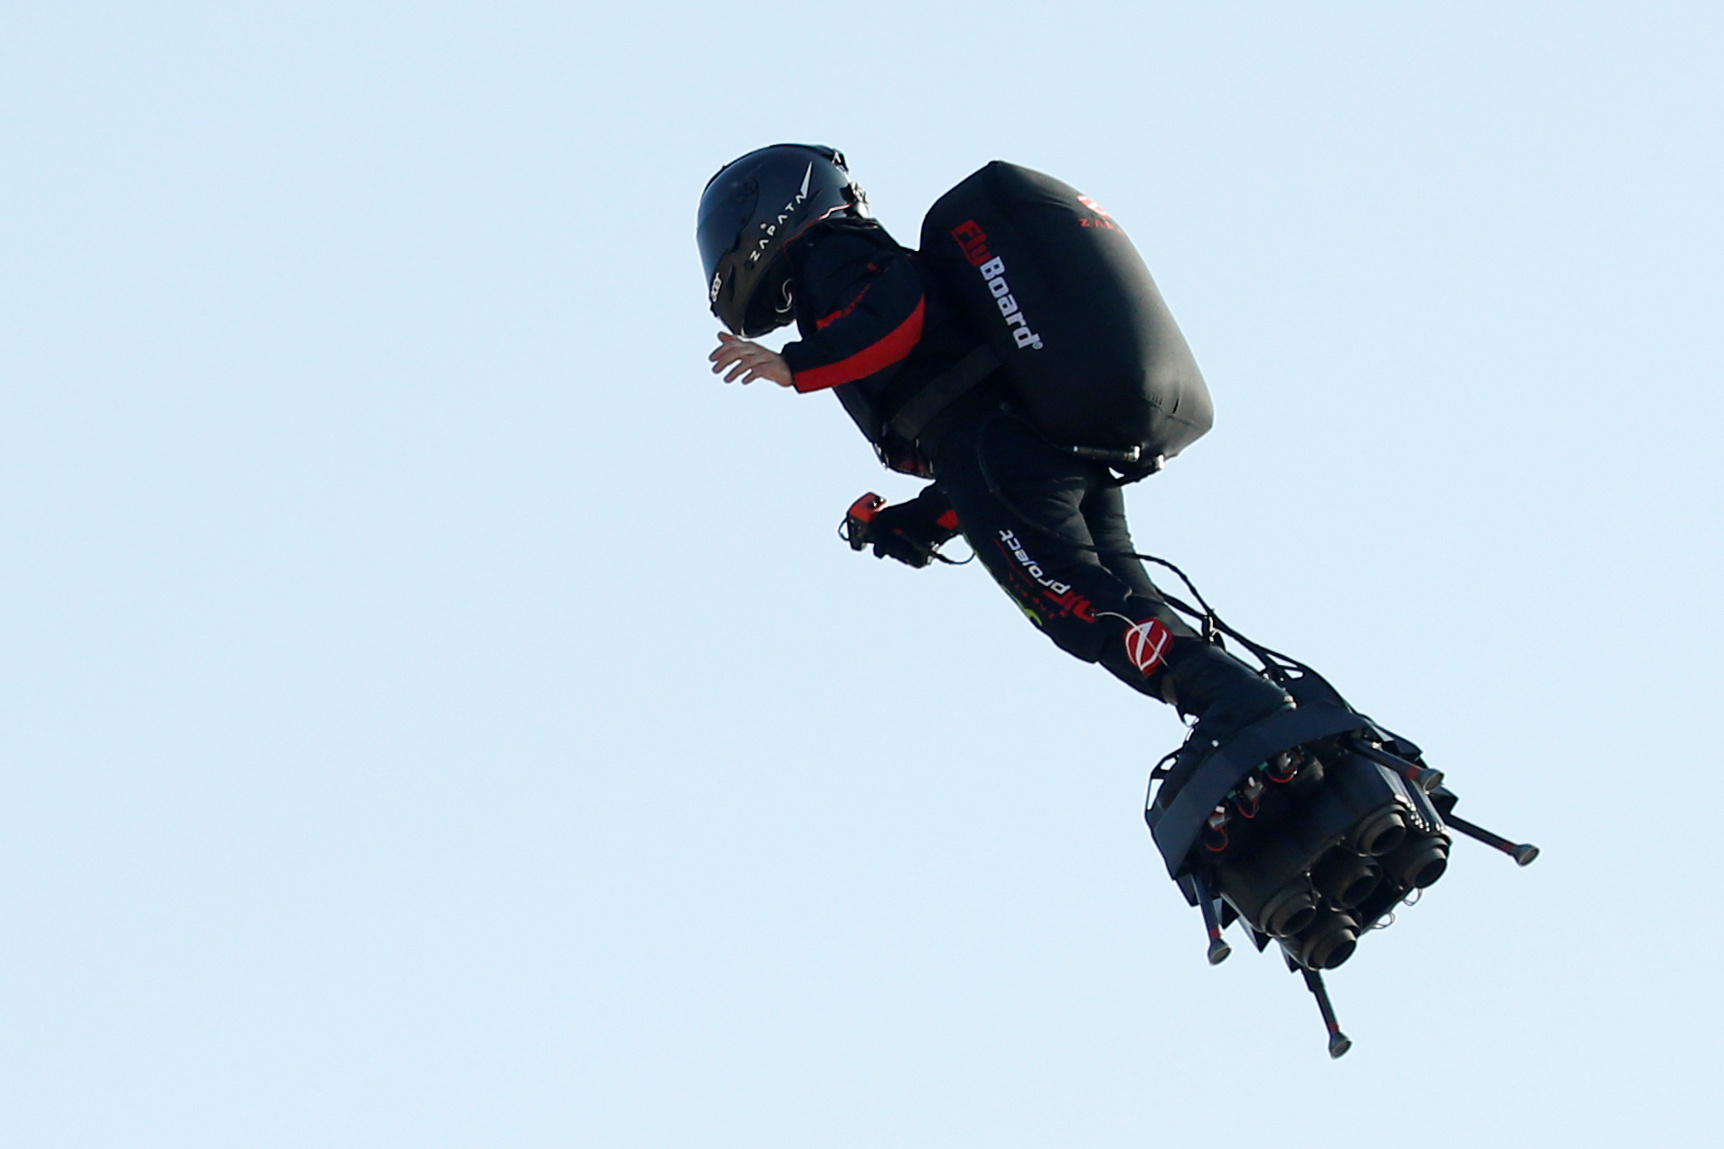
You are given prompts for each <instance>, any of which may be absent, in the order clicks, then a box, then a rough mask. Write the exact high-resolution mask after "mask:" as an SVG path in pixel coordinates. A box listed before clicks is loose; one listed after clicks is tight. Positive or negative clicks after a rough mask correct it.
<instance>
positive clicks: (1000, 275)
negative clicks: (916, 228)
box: [952, 219, 1042, 351]
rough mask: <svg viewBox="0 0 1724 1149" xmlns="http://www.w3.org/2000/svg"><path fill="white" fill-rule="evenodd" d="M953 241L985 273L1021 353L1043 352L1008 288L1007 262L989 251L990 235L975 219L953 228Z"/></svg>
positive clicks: (1039, 338)
mask: <svg viewBox="0 0 1724 1149" xmlns="http://www.w3.org/2000/svg"><path fill="white" fill-rule="evenodd" d="M952 238H953V239H955V240H957V241H958V246H959V247H962V248H963V249H964V257H965V258H966V259H968V260H969V261H970V266H972V267H974V268H975V269H976V270H977V271H979V272H981V273H982V281H983V282H984V283H986V284H987V285H988V290H989V291H990V292H991V293H993V296H994V302H995V303H996V304H998V305H999V308H1000V315H1001V316H1003V317H1004V318H1005V321H1006V327H1007V328H1008V329H1010V330H1011V332H1012V338H1013V339H1015V340H1017V344H1018V348H1019V350H1022V349H1024V348H1026V347H1028V348H1033V349H1035V350H1037V351H1039V350H1041V346H1042V337H1041V336H1040V335H1037V334H1036V333H1035V332H1034V331H1031V330H1030V325H1029V321H1028V320H1026V319H1025V318H1024V313H1023V312H1022V311H1021V310H1019V308H1018V301H1017V299H1016V298H1015V297H1014V296H1013V295H1012V289H1011V288H1010V287H1008V286H1007V285H1006V261H1005V260H1003V259H1001V258H1000V257H999V256H997V255H995V254H994V253H993V252H991V251H989V250H988V233H987V232H985V231H983V230H982V228H981V225H980V224H978V223H977V222H976V221H975V220H973V219H967V220H965V221H964V222H963V223H961V224H959V225H958V226H957V227H955V228H953V229H952ZM1014 324H1015V325H1016V326H1013V325H1014Z"/></svg>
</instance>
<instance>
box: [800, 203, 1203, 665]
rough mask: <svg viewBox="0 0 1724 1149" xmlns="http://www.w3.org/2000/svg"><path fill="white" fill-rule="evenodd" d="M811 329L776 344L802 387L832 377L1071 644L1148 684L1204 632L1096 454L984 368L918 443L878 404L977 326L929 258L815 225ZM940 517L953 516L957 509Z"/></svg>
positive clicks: (854, 229) (1006, 582)
mask: <svg viewBox="0 0 1724 1149" xmlns="http://www.w3.org/2000/svg"><path fill="white" fill-rule="evenodd" d="M789 254H790V258H791V267H792V282H793V283H794V285H795V297H794V298H795V305H796V322H797V329H798V333H799V334H800V336H801V338H800V339H799V340H797V341H796V342H793V343H789V344H787V345H786V346H785V347H784V349H783V351H782V354H783V356H784V359H785V361H786V362H787V363H788V364H789V365H790V368H791V370H792V372H793V373H794V377H795V386H796V389H797V390H798V391H802V392H809V391H817V390H824V389H827V388H835V389H836V391H837V393H838V397H839V399H840V400H842V401H843V403H844V406H845V408H846V409H847V410H848V411H849V412H850V414H851V416H852V417H853V418H855V419H856V421H857V423H858V425H859V426H860V427H861V428H862V431H863V433H864V434H865V435H867V436H868V437H869V439H870V440H871V441H872V442H874V444H875V446H876V448H877V449H878V450H879V452H880V454H881V457H882V459H884V460H885V461H886V462H887V464H888V465H889V466H892V467H893V468H894V469H897V470H902V471H907V472H910V473H913V474H922V475H924V476H926V475H930V474H931V476H932V477H933V479H934V483H933V485H932V486H930V487H929V488H928V489H927V490H925V491H923V492H922V494H921V495H920V496H918V501H923V502H925V503H927V504H928V505H929V509H930V510H932V511H933V512H934V514H933V515H930V518H933V517H936V516H938V515H939V514H940V513H941V512H947V511H950V512H955V513H956V526H957V527H958V529H960V530H962V532H963V534H964V537H965V538H966V539H967V540H968V542H969V544H970V546H971V547H973V548H974V550H975V552H976V555H977V557H978V558H980V559H981V561H982V564H983V565H984V566H986V567H987V569H988V571H989V573H990V574H992V575H993V576H994V580H995V581H996V582H998V583H999V584H1000V586H1001V587H1002V588H1003V589H1004V590H1005V592H1006V593H1007V594H1008V595H1010V596H1011V598H1012V600H1013V601H1014V602H1016V603H1017V605H1018V606H1019V607H1020V608H1021V609H1022V610H1023V612H1024V613H1025V614H1026V615H1028V616H1029V617H1030V619H1031V620H1032V621H1034V622H1035V623H1036V625H1037V626H1039V627H1040V628H1041V629H1042V630H1043V631H1044V632H1045V633H1046V634H1047V635H1048V637H1049V638H1051V639H1052V640H1053V641H1054V642H1055V643H1056V644H1057V645H1058V646H1059V647H1060V648H1061V649H1062V650H1065V651H1066V652H1068V653H1069V654H1072V655H1074V656H1076V657H1078V658H1081V659H1083V660H1084V661H1086V662H1099V663H1101V664H1102V665H1103V666H1105V667H1106V668H1107V669H1108V670H1109V671H1111V672H1112V673H1113V674H1114V675H1116V676H1117V677H1118V678H1120V679H1121V680H1122V681H1124V682H1125V683H1127V684H1128V685H1130V686H1131V687H1133V688H1134V689H1137V690H1141V691H1143V692H1144V693H1146V694H1151V695H1156V696H1158V697H1159V696H1164V691H1163V690H1162V688H1161V686H1160V684H1159V681H1158V680H1159V678H1160V673H1159V672H1160V671H1162V670H1163V669H1164V668H1165V666H1166V661H1167V659H1168V657H1169V656H1170V654H1171V653H1172V650H1173V644H1174V641H1175V640H1176V639H1178V640H1180V642H1181V645H1186V644H1188V643H1190V642H1192V641H1195V640H1196V636H1195V632H1194V631H1193V630H1192V629H1191V628H1190V627H1188V626H1187V625H1186V624H1185V623H1184V622H1183V621H1182V620H1181V619H1180V618H1179V617H1178V616H1177V615H1175V614H1174V613H1173V611H1172V610H1171V609H1170V608H1169V607H1168V606H1167V604H1166V602H1165V601H1164V600H1163V598H1162V596H1161V595H1160V593H1159V592H1158V591H1157V590H1156V588H1155V586H1154V584H1153V583H1151V582H1150V579H1149V576H1148V574H1147V573H1146V572H1145V571H1144V568H1143V564H1142V563H1141V562H1139V561H1138V560H1137V559H1136V558H1134V557H1132V552H1133V550H1134V549H1135V548H1134V547H1133V546H1132V540H1131V535H1130V532H1129V530H1128V529H1127V526H1126V519H1125V500H1124V498H1123V497H1122V495H1121V493H1120V489H1119V486H1118V484H1117V482H1116V481H1115V480H1114V478H1113V476H1112V474H1111V473H1110V472H1109V471H1108V470H1107V469H1106V468H1105V467H1104V466H1102V465H1100V464H1098V463H1093V462H1090V461H1087V460H1084V459H1079V458H1076V457H1074V456H1073V455H1071V454H1070V453H1069V452H1068V451H1066V450H1063V449H1060V448H1059V447H1057V446H1055V445H1054V444H1052V443H1050V442H1048V441H1047V440H1045V439H1044V438H1043V437H1042V436H1041V435H1040V434H1039V433H1038V432H1037V431H1036V430H1035V428H1034V427H1033V426H1031V425H1030V424H1029V423H1028V422H1027V421H1025V420H1024V419H1023V418H1022V417H1021V416H1020V415H1018V414H1017V413H1015V412H1014V411H1013V410H1012V408H1011V405H1010V403H1009V402H1008V401H1007V400H1006V399H1005V398H1004V396H1003V394H1002V392H1001V391H1000V390H998V384H997V377H996V379H990V380H985V381H984V382H983V384H982V385H981V386H979V387H978V388H977V389H976V391H974V392H972V393H971V394H970V395H967V396H965V397H964V398H963V399H961V400H959V401H958V402H957V403H955V404H953V407H952V408H951V409H950V410H949V411H948V412H947V413H946V414H945V415H943V416H942V417H940V418H938V419H936V421H935V422H934V424H932V425H931V427H930V430H929V433H928V434H926V435H924V436H923V437H922V438H920V439H919V440H918V441H917V442H916V443H907V442H902V441H896V440H894V438H893V436H892V435H891V434H890V433H889V432H887V431H884V430H883V429H882V426H883V420H882V416H883V415H884V414H886V413H889V412H890V411H891V410H892V409H895V407H896V406H897V405H898V404H901V403H902V402H904V401H905V400H906V399H908V398H909V397H910V396H912V395H914V394H915V393H916V391H917V390H918V389H919V388H920V386H921V385H923V384H925V383H926V382H928V381H929V380H930V379H932V378H934V377H935V376H936V375H938V374H939V373H940V372H942V371H944V370H945V369H947V368H948V367H950V366H951V365H952V364H954V363H956V362H957V361H958V360H959V359H960V358H961V357H962V356H963V355H964V354H965V353H966V352H968V351H969V350H970V349H971V348H973V347H974V346H975V345H976V344H977V342H979V341H978V340H977V339H976V338H975V337H974V336H973V335H970V334H969V333H968V332H967V331H966V330H965V328H964V325H963V323H962V322H961V321H960V320H959V317H958V316H957V315H956V314H955V313H954V312H953V311H952V310H951V308H950V306H949V304H947V303H946V301H945V300H944V299H943V298H942V296H941V294H940V292H939V291H938V290H937V288H936V287H935V285H934V284H933V283H932V281H931V279H930V277H928V276H927V274H926V273H925V271H924V269H923V268H922V266H921V264H920V261H919V259H918V258H917V256H916V255H915V253H914V252H911V251H909V250H907V249H905V248H903V247H900V246H899V245H898V244H897V243H896V242H894V241H893V240H892V238H891V237H890V236H889V235H887V234H886V232H885V230H884V229H883V228H881V227H879V226H878V225H876V224H873V223H871V222H863V221H856V220H847V219H845V220H835V221H829V222H827V223H824V224H821V225H819V226H817V227H816V228H815V229H813V230H812V231H810V232H809V233H808V234H807V235H806V236H804V237H802V238H800V239H799V240H798V241H797V242H796V243H795V244H794V245H793V246H792V247H791V249H790V253H789ZM944 521H945V522H946V523H947V524H950V522H951V520H950V517H949V516H948V517H946V518H945V519H944Z"/></svg>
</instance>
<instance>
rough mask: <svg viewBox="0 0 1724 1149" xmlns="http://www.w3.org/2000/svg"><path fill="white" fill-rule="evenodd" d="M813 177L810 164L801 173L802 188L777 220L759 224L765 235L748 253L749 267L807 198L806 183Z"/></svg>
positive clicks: (756, 261)
mask: <svg viewBox="0 0 1724 1149" xmlns="http://www.w3.org/2000/svg"><path fill="white" fill-rule="evenodd" d="M813 176H814V165H813V164H812V163H810V164H809V165H808V170H807V171H805V172H803V173H802V186H801V187H800V188H798V189H797V192H796V194H795V195H793V196H791V197H790V202H789V203H787V204H785V205H784V209H783V210H782V211H780V212H779V213H778V218H777V219H775V220H773V221H772V222H771V223H765V222H762V223H761V225H760V230H761V231H763V232H765V233H766V234H765V235H763V236H761V237H760V240H759V242H757V243H756V244H755V245H754V250H753V251H751V252H749V253H748V262H749V263H750V264H751V265H752V264H754V263H758V262H759V261H760V257H761V256H762V255H763V254H765V252H766V248H767V245H768V244H770V243H771V242H772V237H773V236H775V235H777V234H778V229H779V228H780V227H782V226H784V221H785V220H787V219H789V218H790V217H791V216H793V215H795V214H796V209H797V208H799V207H801V206H802V203H803V201H804V200H806V199H807V198H808V182H809V180H811V179H812V178H813Z"/></svg>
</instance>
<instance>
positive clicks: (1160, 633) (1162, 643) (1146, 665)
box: [1125, 618, 1173, 675]
mask: <svg viewBox="0 0 1724 1149" xmlns="http://www.w3.org/2000/svg"><path fill="white" fill-rule="evenodd" d="M1172 645H1173V632H1172V631H1171V630H1168V629H1167V627H1166V625H1164V624H1163V623H1162V622H1161V621H1160V620H1159V619H1154V618H1150V619H1145V620H1144V621H1142V622H1140V623H1138V624H1137V625H1136V626H1134V627H1132V628H1131V629H1130V630H1128V631H1126V632H1125V653H1126V654H1127V655H1128V656H1129V657H1130V658H1131V664H1132V665H1133V666H1135V667H1137V669H1138V670H1139V671H1141V672H1142V673H1144V674H1146V675H1147V674H1151V673H1153V672H1154V671H1156V670H1159V669H1160V668H1161V666H1162V664H1163V663H1165V662H1166V661H1167V648H1168V647H1170V646H1172Z"/></svg>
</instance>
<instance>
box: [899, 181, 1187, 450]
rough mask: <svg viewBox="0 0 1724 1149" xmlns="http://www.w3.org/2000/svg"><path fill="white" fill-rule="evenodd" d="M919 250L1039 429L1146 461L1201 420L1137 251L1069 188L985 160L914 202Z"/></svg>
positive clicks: (1175, 339) (1181, 352) (1177, 344)
mask: <svg viewBox="0 0 1724 1149" xmlns="http://www.w3.org/2000/svg"><path fill="white" fill-rule="evenodd" d="M921 255H922V258H923V259H924V260H925V261H926V264H927V266H928V267H929V268H930V269H932V270H933V271H934V273H935V278H936V279H937V281H938V282H939V283H940V284H942V285H943V286H944V288H945V290H946V292H947V294H948V295H949V296H950V297H951V299H952V300H953V302H954V303H955V304H956V306H957V310H958V312H959V314H960V315H961V316H962V317H963V320H964V321H965V322H966V323H967V324H969V326H970V327H971V329H972V332H973V334H975V335H976V337H977V338H978V339H981V340H984V341H985V342H986V345H987V348H988V353H991V356H992V358H993V359H994V360H997V362H998V364H999V365H1000V366H1001V367H1002V368H1004V374H1005V377H1006V381H1007V386H1008V388H1009V390H1010V392H1011V394H1012V396H1013V398H1014V399H1015V400H1016V401H1017V402H1018V403H1019V404H1020V405H1021V407H1022V408H1023V410H1024V413H1025V414H1026V415H1027V416H1028V417H1029V418H1030V420H1031V421H1032V422H1033V423H1035V424H1036V426H1037V427H1039V428H1040V429H1041V431H1042V432H1043V433H1044V434H1046V435H1047V436H1048V437H1049V438H1051V439H1053V440H1055V441H1056V442H1059V443H1062V444H1065V445H1067V446H1071V447H1076V448H1088V449H1094V450H1095V451H1096V452H1097V453H1098V454H1099V453H1102V452H1106V453H1108V454H1113V453H1119V454H1121V455H1125V456H1130V455H1133V454H1141V457H1142V458H1143V459H1145V460H1154V459H1155V457H1156V456H1164V457H1172V456H1173V455H1175V454H1178V453H1179V452H1180V451H1181V450H1183V449H1184V448H1185V447H1187V446H1189V445H1190V444H1191V443H1193V442H1195V441H1196V440H1197V439H1198V438H1199V437H1200V436H1202V435H1203V433H1204V432H1206V431H1208V430H1209V428H1210V424H1211V422H1212V421H1213V419H1214V409H1213V407H1212V405H1211V403H1210V399H1209V389H1208V388H1207V387H1205V386H1204V383H1203V376H1202V374H1201V373H1200V372H1199V371H1198V369H1197V361H1196V359H1194V358H1193V357H1192V354H1191V348H1190V347H1189V346H1187V345H1186V342H1185V337H1184V336H1183V335H1181V334H1180V332H1179V327H1178V325H1176V324H1175V323H1174V321H1173V316H1172V314H1171V313H1170V312H1169V311H1168V309H1167V304H1166V303H1165V302H1163V301H1162V298H1161V293H1160V292H1159V291H1157V290H1156V287H1155V281H1154V280H1153V279H1151V278H1150V275H1149V269H1148V268H1147V267H1145V266H1144V262H1143V258H1142V257H1141V256H1140V255H1138V253H1137V249H1136V248H1134V247H1133V246H1132V244H1131V240H1130V239H1129V238H1127V237H1126V234H1125V232H1124V231H1123V230H1121V228H1120V226H1119V225H1118V224H1116V223H1115V222H1114V221H1113V219H1112V218H1111V217H1109V215H1108V214H1107V212H1106V211H1105V210H1104V209H1102V208H1101V207H1100V205H1098V204H1097V203H1096V202H1095V201H1094V200H1091V199H1090V198H1089V197H1087V196H1084V195H1081V194H1079V193H1078V191H1077V189H1075V188H1073V187H1071V186H1069V185H1067V184H1065V183H1062V182H1060V181H1059V180H1057V179H1054V178H1053V177H1052V176H1046V175H1043V174H1042V173H1040V172H1035V171H1031V170H1030V169H1028V168H1022V167H1018V166H1017V165H1016V164H1009V163H1005V162H1003V161H999V160H996V161H994V162H993V163H991V164H989V165H988V166H987V167H985V168H983V169H981V170H980V171H978V172H976V173H975V174H974V175H972V176H970V177H969V178H968V179H966V180H964V181H963V182H962V183H960V184H959V185H958V186H957V187H955V188H953V189H952V190H951V191H949V192H947V193H946V194H945V195H943V196H941V197H940V199H939V201H938V202H936V203H935V204H934V206H933V207H931V208H930V209H928V215H927V217H926V218H925V219H924V220H923V222H922V245H921ZM984 358H986V353H984ZM1134 448H1135V451H1134V450H1133V449H1134Z"/></svg>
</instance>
